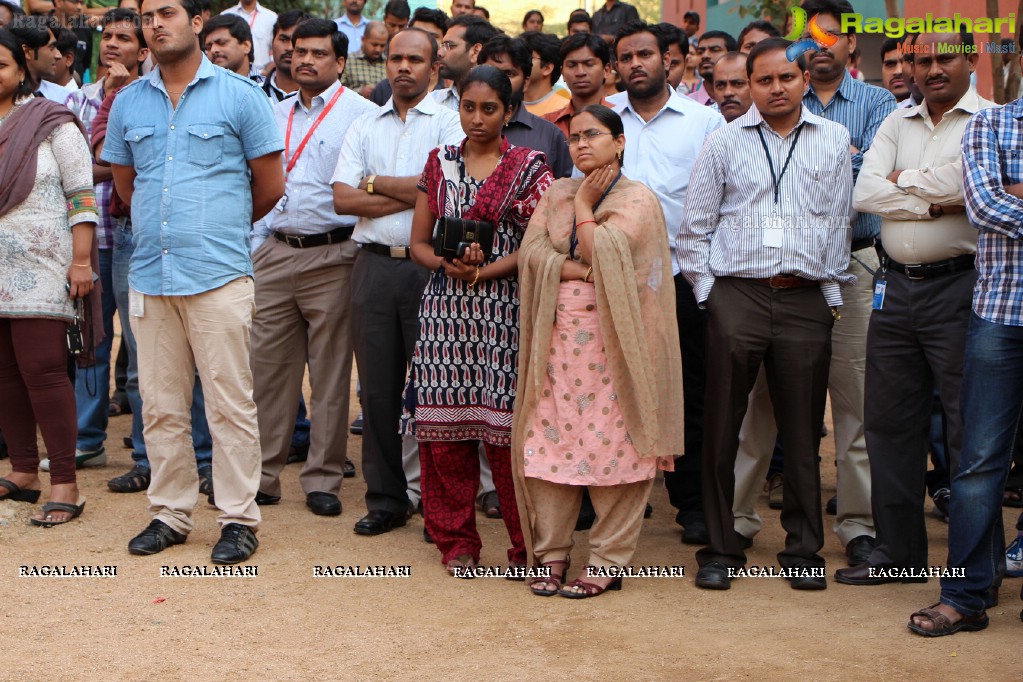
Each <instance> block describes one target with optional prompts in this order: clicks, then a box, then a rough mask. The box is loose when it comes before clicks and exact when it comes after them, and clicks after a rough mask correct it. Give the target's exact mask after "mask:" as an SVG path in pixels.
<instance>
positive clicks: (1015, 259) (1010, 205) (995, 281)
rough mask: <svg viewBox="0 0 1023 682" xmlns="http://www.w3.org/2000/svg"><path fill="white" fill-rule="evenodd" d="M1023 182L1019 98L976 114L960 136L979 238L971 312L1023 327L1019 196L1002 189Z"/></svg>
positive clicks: (1022, 224) (969, 204)
mask: <svg viewBox="0 0 1023 682" xmlns="http://www.w3.org/2000/svg"><path fill="white" fill-rule="evenodd" d="M1019 182H1023V99H1017V100H1016V101H1014V102H1009V103H1008V104H1006V105H1005V106H1004V107H996V108H994V109H985V110H983V111H981V112H978V113H977V114H976V115H975V116H974V117H973V118H971V119H970V122H969V123H968V124H967V126H966V133H965V134H964V135H963V193H964V194H965V196H966V213H967V215H969V217H970V222H971V223H972V224H973V226H974V227H976V228H977V229H978V230H979V231H980V236H979V238H978V240H977V286H976V288H975V289H974V291H973V311H974V312H975V313H977V315H978V316H980V317H982V318H984V319H985V320H987V321H988V322H993V323H995V324H1005V325H1012V326H1014V327H1019V326H1023V241H1021V239H1023V200H1021V199H1017V198H1016V197H1014V196H1013V195H1011V194H1009V193H1008V192H1006V191H1005V187H1006V186H1007V185H1015V184H1016V183H1019Z"/></svg>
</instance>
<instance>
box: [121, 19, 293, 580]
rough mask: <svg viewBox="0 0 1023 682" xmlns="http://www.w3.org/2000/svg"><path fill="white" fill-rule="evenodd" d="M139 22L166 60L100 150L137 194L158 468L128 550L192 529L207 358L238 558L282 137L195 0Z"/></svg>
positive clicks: (135, 319)
mask: <svg viewBox="0 0 1023 682" xmlns="http://www.w3.org/2000/svg"><path fill="white" fill-rule="evenodd" d="M142 26H143V31H144V34H145V38H146V42H147V44H148V45H149V47H150V50H151V52H152V54H153V57H154V59H155V60H156V63H157V68H156V69H155V70H154V71H153V72H152V73H150V74H149V76H147V77H145V78H142V79H139V80H138V81H136V82H134V83H132V84H131V85H129V86H127V87H126V88H125V89H124V90H123V91H122V92H121V93H120V94H119V95H118V97H117V100H116V101H115V102H114V106H113V108H112V109H111V112H110V121H109V123H108V126H107V137H106V144H105V147H104V149H103V155H102V158H103V159H104V160H106V161H108V162H110V164H111V165H112V168H113V173H114V183H115V185H116V187H117V192H118V194H119V195H120V196H121V197H122V198H123V199H124V200H125V201H126V202H129V203H130V204H131V213H132V224H133V230H134V241H135V252H134V253H133V254H132V258H131V263H130V269H129V274H128V283H129V286H130V288H131V289H130V309H131V310H130V314H131V324H132V328H133V330H134V332H135V337H136V340H137V342H138V362H139V389H140V391H141V393H142V399H143V421H144V423H145V431H144V435H145V440H146V444H147V446H148V451H149V460H150V463H151V465H152V481H151V483H150V486H149V502H150V511H151V512H152V514H153V516H154V519H153V521H152V523H150V524H149V526H148V527H147V528H146V529H145V530H144V531H143V532H142V533H140V534H139V535H138V536H136V537H135V538H134V539H132V541H131V542H130V543H129V544H128V551H129V552H131V553H132V554H156V553H157V552H160V551H162V550H164V549H166V548H167V547H168V546H170V545H174V544H180V543H182V542H184V541H185V538H186V536H187V534H188V533H189V531H191V530H192V526H193V523H192V510H193V508H194V507H195V503H196V499H197V494H198V478H197V475H196V472H195V465H194V463H193V454H192V448H191V443H190V440H189V425H190V419H189V407H190V405H189V403H190V399H191V391H192V381H193V370H194V368H195V367H198V369H199V375H200V377H202V380H203V384H204V388H205V391H206V405H207V416H208V418H209V423H210V431H211V433H212V435H213V462H214V467H213V485H214V489H215V490H216V501H217V506H218V507H219V508H220V510H221V515H220V517H219V518H218V521H219V522H220V524H221V526H222V531H221V537H220V541H219V542H218V543H217V545H216V546H215V547H214V548H213V555H212V560H213V562H214V563H219V564H233V563H238V562H241V561H245V560H246V559H248V558H249V557H250V556H251V555H252V553H253V552H254V551H255V550H256V547H258V546H259V542H258V540H256V535H255V530H256V528H257V526H258V525H259V521H260V515H259V509H258V508H257V506H256V491H257V489H258V486H259V473H260V449H259V432H258V427H257V422H256V406H255V403H254V402H253V399H252V372H251V370H250V368H249V343H250V342H249V334H250V329H251V325H252V309H253V283H252V263H251V261H250V259H249V230H250V227H251V223H252V220H253V219H254V218H255V219H258V218H261V217H262V216H264V215H265V214H266V213H268V212H269V211H270V209H271V208H272V207H273V206H274V204H276V203H277V202H278V201H279V200H280V199H281V197H282V196H283V195H284V176H283V170H282V168H281V163H280V151H281V150H282V149H283V146H284V145H283V144H282V141H281V136H280V133H279V132H278V130H277V125H276V124H275V122H274V118H273V114H272V112H271V110H270V105H269V103H268V102H267V99H266V96H265V95H264V94H263V93H262V92H261V91H260V90H259V88H258V86H256V85H255V84H254V83H252V82H250V81H248V80H246V79H244V78H242V77H240V76H236V75H235V74H232V73H230V72H228V71H225V70H224V69H221V68H219V67H215V66H213V64H211V63H210V62H209V61H208V60H207V59H206V58H205V57H204V56H203V54H202V52H201V51H200V49H199V42H198V35H199V33H200V32H201V30H202V19H201V17H200V9H199V4H198V2H197V1H196V0H145V1H144V2H143V4H142Z"/></svg>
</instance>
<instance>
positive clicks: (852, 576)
mask: <svg viewBox="0 0 1023 682" xmlns="http://www.w3.org/2000/svg"><path fill="white" fill-rule="evenodd" d="M916 45H917V46H918V48H919V51H918V52H917V53H916V54H915V55H914V56H915V60H914V65H913V77H914V79H915V80H916V83H917V84H918V85H919V87H920V90H921V92H922V93H923V95H924V101H923V102H922V103H921V104H919V105H918V106H915V107H911V108H909V109H897V110H895V112H894V113H892V114H891V115H890V116H889V117H888V118H887V119H886V120H885V121H884V123H883V124H881V127H880V129H878V131H877V135H876V136H875V137H874V143H873V145H872V146H871V147H870V150H869V151H867V153H866V154H865V155H864V158H863V168H862V170H861V171H860V177H859V180H858V182H857V183H856V188H855V191H854V192H853V206H854V207H855V208H856V209H857V210H858V211H862V212H870V213H876V214H878V215H880V216H881V218H882V221H883V222H882V223H881V242H882V244H883V246H884V254H883V257H882V259H881V267H880V268H879V269H878V271H877V272H876V273H875V275H874V305H873V311H872V312H871V316H870V328H869V331H868V333H867V369H866V385H865V406H864V430H865V433H866V438H867V452H868V453H869V457H870V472H871V478H872V483H873V488H872V491H871V502H872V507H873V510H874V522H875V524H876V526H877V540H878V544H877V546H876V547H875V549H874V550H873V552H872V553H871V555H870V558H869V559H868V560H867V563H865V564H861V565H859V566H856V567H853V568H846V569H840V570H838V571H837V572H836V574H835V579H836V580H837V581H838V582H841V583H846V584H849V585H877V584H881V583H887V582H897V581H902V582H922V581H926V580H927V578H926V577H920V576H912V575H909V574H907V573H904V572H903V571H905V570H912V569H915V570H917V571H919V570H920V569H922V568H924V567H925V566H927V565H928V563H927V531H926V528H925V527H924V510H923V499H924V477H923V473H924V470H925V468H926V461H927V452H926V450H927V443H926V438H925V435H926V434H927V431H928V420H929V417H930V411H931V402H932V393H933V391H934V388H935V387H937V390H938V394H939V396H940V398H941V403H942V405H943V406H944V409H945V416H946V429H947V440H948V454H949V461H950V469H951V472H952V473H953V475H954V472H955V469H956V466H957V464H958V461H959V452H960V448H961V446H962V418H961V415H960V410H959V386H960V384H961V382H962V376H963V350H964V347H965V343H966V327H967V323H968V321H969V318H970V307H971V302H972V300H973V285H974V282H975V281H976V277H977V274H976V271H975V270H974V254H975V253H976V249H977V231H976V230H975V229H974V228H973V227H972V226H971V225H970V222H969V220H968V219H967V216H966V213H965V212H964V207H963V204H964V199H963V169H962V159H961V154H960V144H961V142H962V138H963V133H964V131H965V129H966V123H967V121H968V120H969V119H970V117H971V116H972V115H973V114H975V113H976V112H977V111H979V110H981V109H985V108H987V107H992V106H994V104H993V103H992V102H989V101H987V100H985V99H982V98H981V97H980V96H978V95H977V93H976V91H975V90H973V89H972V88H971V87H970V74H971V73H972V72H973V70H974V68H975V66H976V63H977V55H976V54H969V55H964V54H962V53H961V52H955V51H951V52H949V51H945V50H944V48H945V47H946V46H947V47H948V48H951V49H952V50H960V49H961V46H963V45H967V46H970V45H973V36H972V35H970V34H965V33H964V34H924V35H921V36H919V38H918V39H917V41H916Z"/></svg>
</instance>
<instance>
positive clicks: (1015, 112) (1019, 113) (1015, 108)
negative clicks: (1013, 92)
mask: <svg viewBox="0 0 1023 682" xmlns="http://www.w3.org/2000/svg"><path fill="white" fill-rule="evenodd" d="M1004 109H1005V111H1006V113H1007V114H1009V115H1010V116H1012V117H1013V118H1023V96H1020V97H1018V98H1016V99H1015V100H1013V101H1012V102H1009V103H1008V104H1006V105H1005V107H1004Z"/></svg>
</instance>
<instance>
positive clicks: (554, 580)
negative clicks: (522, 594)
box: [529, 557, 572, 597]
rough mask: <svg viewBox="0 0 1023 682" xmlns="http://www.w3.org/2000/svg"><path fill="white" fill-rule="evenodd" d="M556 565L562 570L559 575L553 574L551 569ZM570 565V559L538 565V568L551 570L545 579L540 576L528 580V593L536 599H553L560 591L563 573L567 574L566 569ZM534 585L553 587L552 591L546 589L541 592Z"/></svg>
mask: <svg viewBox="0 0 1023 682" xmlns="http://www.w3.org/2000/svg"><path fill="white" fill-rule="evenodd" d="M558 565H561V566H563V568H562V569H561V572H560V573H558V574H555V573H554V569H553V567H554V566H558ZM571 565H572V558H571V557H566V558H564V559H560V560H558V561H548V562H546V563H543V564H540V566H539V567H540V568H550V569H551V572H550V575H549V576H547V577H546V578H544V577H541V576H537V577H535V578H531V579H530V580H529V591H530V592H532V593H533V594H535V595H536V596H538V597H553V596H554V595H556V594H557V593H558V591H559V590H560V589H561V583H562V581H563V580H564V579H565V573H567V572H568V567H569V566H571ZM536 585H554V589H550V588H548V589H546V590H541V589H538V588H537V587H536Z"/></svg>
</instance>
